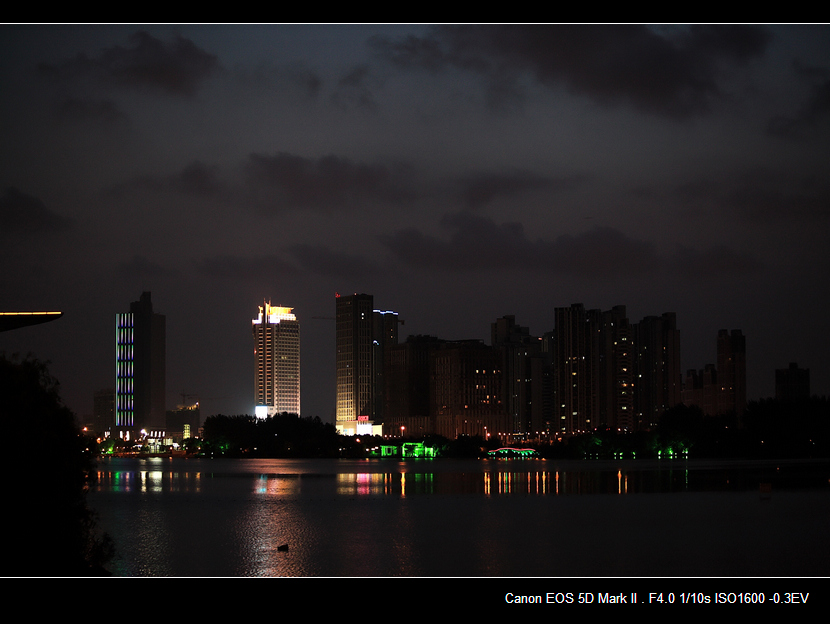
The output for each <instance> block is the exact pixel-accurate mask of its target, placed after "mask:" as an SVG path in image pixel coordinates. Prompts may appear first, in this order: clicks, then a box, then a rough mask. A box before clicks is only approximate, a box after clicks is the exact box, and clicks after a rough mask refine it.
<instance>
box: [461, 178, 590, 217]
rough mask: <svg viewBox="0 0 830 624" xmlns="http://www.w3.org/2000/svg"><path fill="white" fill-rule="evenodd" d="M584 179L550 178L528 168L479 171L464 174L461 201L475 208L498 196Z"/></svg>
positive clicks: (560, 188) (557, 188) (553, 187)
mask: <svg viewBox="0 0 830 624" xmlns="http://www.w3.org/2000/svg"><path fill="white" fill-rule="evenodd" d="M579 181H580V178H579V177H578V176H570V177H563V178H548V177H544V176H539V175H536V174H534V173H530V172H526V171H515V172H508V173H476V174H472V175H468V176H463V177H461V178H460V179H459V180H458V181H457V184H459V185H460V186H461V191H460V195H461V202H462V203H463V205H464V206H465V207H466V208H468V209H471V210H475V209H478V208H481V207H482V206H485V205H487V204H489V203H490V202H491V201H493V200H494V199H496V198H498V197H512V196H514V195H518V194H521V193H525V192H529V191H536V190H547V191H553V192H558V191H564V190H570V189H573V188H575V187H576V186H577V184H578V183H579Z"/></svg>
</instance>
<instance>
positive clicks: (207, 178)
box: [110, 161, 227, 198]
mask: <svg viewBox="0 0 830 624" xmlns="http://www.w3.org/2000/svg"><path fill="white" fill-rule="evenodd" d="M135 189H139V190H141V189H143V190H150V191H154V192H163V193H183V194H185V195H192V196H194V197H199V198H206V197H217V196H221V195H223V194H224V193H225V192H226V191H227V188H226V187H225V184H224V183H223V182H222V180H221V179H220V177H219V168H218V167H215V166H210V165H206V164H204V163H202V162H199V161H194V162H192V163H190V164H189V165H187V166H186V167H184V169H182V170H181V171H178V172H176V173H173V174H170V175H146V176H142V177H140V178H135V179H133V180H130V181H129V182H126V183H124V184H120V185H118V186H116V187H114V188H112V189H111V191H110V192H111V193H113V194H115V195H118V196H123V195H126V194H129V193H130V192H131V191H133V190H135Z"/></svg>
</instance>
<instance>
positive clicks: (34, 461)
mask: <svg viewBox="0 0 830 624" xmlns="http://www.w3.org/2000/svg"><path fill="white" fill-rule="evenodd" d="M58 387H59V386H58V382H57V381H56V380H55V379H54V378H53V377H52V376H51V375H50V374H49V371H48V367H47V364H46V363H44V362H41V361H39V360H37V359H35V358H33V357H31V356H27V357H26V358H25V359H20V358H19V357H13V358H11V359H9V358H7V357H6V356H5V354H0V418H2V422H3V426H4V428H5V430H6V432H8V433H10V435H8V437H7V439H8V440H10V441H11V443H10V444H9V445H8V447H7V449H6V450H5V453H4V455H5V456H6V458H7V462H8V463H7V471H6V479H7V483H9V487H7V489H6V502H5V505H4V509H5V510H6V513H5V514H4V516H5V518H4V520H5V523H6V524H5V526H6V535H7V544H8V545H9V546H8V548H7V550H6V552H4V556H3V558H2V560H3V573H4V576H77V575H89V574H105V573H106V572H105V570H104V568H103V564H104V563H105V562H106V561H107V560H108V558H109V557H110V556H111V554H112V546H111V541H110V539H109V538H108V537H107V536H103V537H98V536H97V535H96V523H95V515H94V513H93V512H92V511H91V510H90V509H89V507H88V506H87V504H86V491H87V487H88V482H89V479H90V478H91V476H92V475H93V474H94V472H93V471H94V461H93V454H92V451H91V449H90V448H89V443H88V442H89V441H88V440H87V439H86V438H85V437H84V436H83V435H82V434H81V431H80V429H79V427H78V426H77V424H76V422H75V417H74V414H73V413H72V411H71V410H69V408H67V407H66V406H65V405H63V403H62V401H61V399H60V396H59V394H58Z"/></svg>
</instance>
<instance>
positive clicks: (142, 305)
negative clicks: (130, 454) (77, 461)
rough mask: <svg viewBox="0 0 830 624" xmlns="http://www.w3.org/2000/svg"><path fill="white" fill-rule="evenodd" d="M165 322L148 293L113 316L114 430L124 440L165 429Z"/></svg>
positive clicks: (160, 431) (151, 435) (155, 434)
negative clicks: (156, 311)
mask: <svg viewBox="0 0 830 624" xmlns="http://www.w3.org/2000/svg"><path fill="white" fill-rule="evenodd" d="M165 380H166V319H165V317H164V315H163V314H158V313H155V312H153V303H152V300H151V295H150V293H149V292H144V293H142V294H141V298H140V299H139V300H138V301H134V302H132V303H131V304H130V311H129V312H124V313H119V314H116V315H115V428H116V430H117V434H118V435H119V436H120V437H122V438H124V439H132V438H134V437H135V436H136V435H137V434H138V433H139V432H141V431H144V434H145V435H147V436H150V437H155V436H160V435H161V434H162V433H163V431H164V426H165V391H166V388H165Z"/></svg>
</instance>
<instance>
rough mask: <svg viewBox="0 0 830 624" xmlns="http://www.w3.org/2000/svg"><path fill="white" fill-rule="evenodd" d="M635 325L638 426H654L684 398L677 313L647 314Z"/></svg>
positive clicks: (635, 394) (635, 389) (635, 386)
mask: <svg viewBox="0 0 830 624" xmlns="http://www.w3.org/2000/svg"><path fill="white" fill-rule="evenodd" d="M633 329H634V332H633V333H634V349H635V351H634V354H633V365H634V372H635V377H634V397H635V399H634V411H635V413H636V420H637V422H636V423H635V426H636V427H637V428H640V429H651V428H653V427H655V426H657V423H658V422H659V421H660V417H661V416H662V415H663V412H665V411H666V410H667V409H669V408H671V407H674V406H675V405H677V404H678V403H681V402H682V400H683V395H682V390H683V378H682V373H681V369H680V330H678V329H677V315H676V314H675V313H674V312H665V313H664V314H662V315H661V316H647V317H645V318H644V319H643V320H641V321H640V322H639V323H637V324H636V325H635V326H634V327H633Z"/></svg>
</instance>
